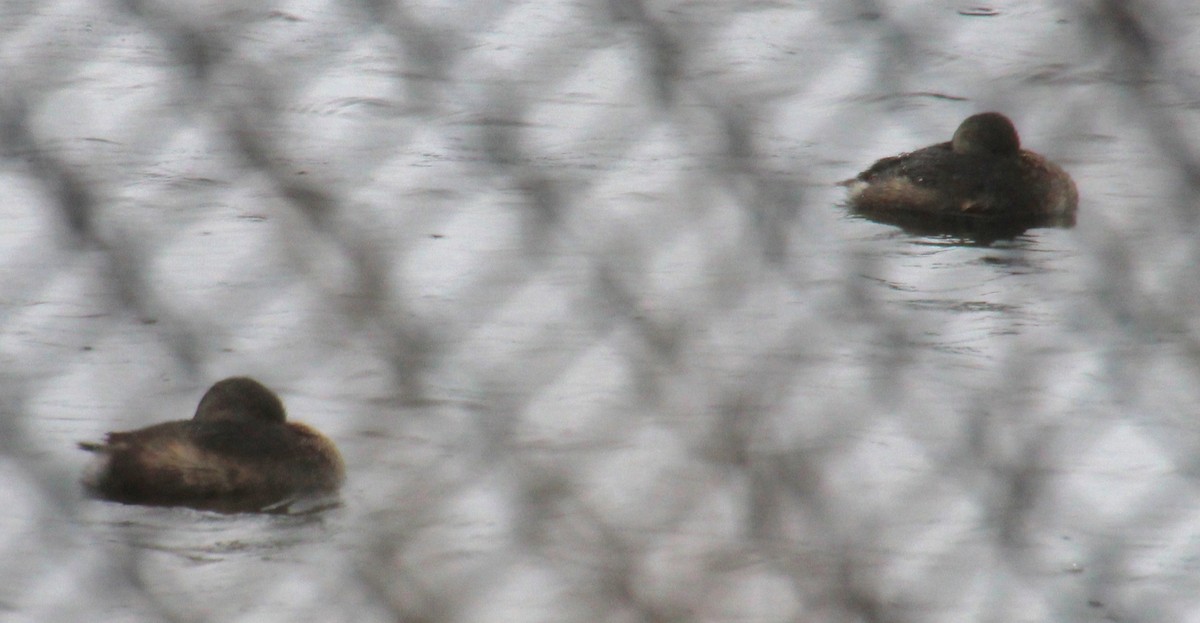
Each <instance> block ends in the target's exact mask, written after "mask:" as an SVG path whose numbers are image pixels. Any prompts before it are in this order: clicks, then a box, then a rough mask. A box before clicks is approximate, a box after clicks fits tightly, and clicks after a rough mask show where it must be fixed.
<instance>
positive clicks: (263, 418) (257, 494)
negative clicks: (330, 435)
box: [79, 376, 345, 512]
mask: <svg viewBox="0 0 1200 623" xmlns="http://www.w3.org/2000/svg"><path fill="white" fill-rule="evenodd" d="M79 447H80V448H82V449H84V450H87V451H89V452H92V453H94V454H95V455H96V459H95V460H94V462H93V464H92V465H91V466H90V467H89V469H88V470H87V472H86V473H85V474H84V477H83V485H84V488H85V489H86V490H87V491H88V493H90V494H91V495H93V496H94V497H98V498H101V499H105V500H110V501H114V502H121V503H125V504H142V505H150V506H188V507H192V508H198V509H203V510H214V511H220V512H286V511H287V510H288V507H289V506H290V505H291V504H292V503H293V502H295V501H299V500H302V499H317V498H322V497H329V496H332V495H334V494H336V492H337V491H338V489H339V488H340V487H341V485H342V483H343V481H344V480H345V466H344V463H343V462H342V457H341V455H340V454H339V453H338V450H337V447H336V446H335V445H334V444H333V442H332V441H330V440H329V439H327V438H326V437H324V436H323V435H321V434H320V433H319V432H317V431H316V430H314V429H313V428H311V427H309V426H306V425H304V424H301V423H298V422H288V421H287V415H286V412H285V411H284V407H283V401H282V400H280V398H279V396H278V395H276V394H275V392H273V391H271V390H270V389H267V387H266V386H264V385H263V384H262V383H259V382H258V381H256V380H254V379H251V378H249V377H244V376H243V377H232V378H227V379H224V380H222V381H218V382H217V383H215V384H214V385H213V386H212V387H211V388H209V390H208V391H207V392H206V393H205V394H204V396H203V397H202V398H201V399H200V404H199V405H198V406H197V407H196V413H195V414H194V415H193V416H192V419H190V420H176V421H171V422H164V423H161V424H155V425H153V426H147V427H145V428H141V429H138V430H133V431H127V432H113V433H108V435H107V437H106V438H105V441H103V442H98V443H97V442H81V443H80V444H79Z"/></svg>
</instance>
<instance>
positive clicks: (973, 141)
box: [841, 112, 1079, 237]
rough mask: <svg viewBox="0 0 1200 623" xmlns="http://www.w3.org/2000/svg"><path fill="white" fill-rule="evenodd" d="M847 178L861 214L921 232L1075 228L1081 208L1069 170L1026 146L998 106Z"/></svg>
mask: <svg viewBox="0 0 1200 623" xmlns="http://www.w3.org/2000/svg"><path fill="white" fill-rule="evenodd" d="M841 184H842V185H843V186H846V187H848V188H849V196H850V206H851V208H852V210H853V211H854V212H855V213H856V214H859V215H861V216H863V217H866V218H868V219H871V220H874V221H878V222H882V223H887V224H892V225H899V226H901V227H903V228H905V229H908V230H910V231H915V232H918V233H948V234H968V235H969V234H972V233H978V232H983V233H985V234H987V235H990V236H993V237H1011V236H1015V235H1019V234H1020V233H1022V232H1024V231H1025V230H1026V229H1030V228H1033V227H1072V226H1074V225H1075V215H1076V211H1077V210H1078V207H1079V193H1078V191H1077V190H1076V187H1075V182H1074V181H1073V180H1072V179H1071V176H1070V175H1068V174H1067V172H1066V171H1064V170H1063V169H1062V167H1060V166H1058V165H1057V164H1055V163H1053V162H1051V161H1049V160H1047V159H1046V158H1045V157H1043V156H1041V155H1039V154H1036V153H1034V152H1032V151H1029V150H1027V149H1021V141H1020V138H1019V137H1018V135H1017V130H1016V127H1015V126H1014V125H1013V123H1012V121H1011V120H1009V118H1008V117H1006V116H1004V115H1003V114H1000V113H998V112H985V113H979V114H976V115H971V116H970V117H967V118H966V120H964V121H963V122H962V124H960V125H959V126H958V129H957V130H956V131H955V132H954V136H953V138H952V139H951V140H950V141H948V142H945V143H938V144H936V145H930V146H929V147H925V148H922V149H918V150H916V151H912V152H908V153H904V154H900V155H899V156H892V157H889V158H883V159H882V160H879V161H877V162H876V163H875V164H873V165H871V167H870V168H868V169H867V170H866V171H863V172H862V173H859V174H858V176H856V177H854V178H852V179H849V180H845V181H844V182H841Z"/></svg>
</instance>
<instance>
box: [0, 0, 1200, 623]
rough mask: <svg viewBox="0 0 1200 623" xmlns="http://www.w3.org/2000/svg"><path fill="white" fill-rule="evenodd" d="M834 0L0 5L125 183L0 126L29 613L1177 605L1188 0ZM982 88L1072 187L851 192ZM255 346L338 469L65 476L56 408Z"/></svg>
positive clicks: (15, 559) (1191, 290) (1189, 286)
mask: <svg viewBox="0 0 1200 623" xmlns="http://www.w3.org/2000/svg"><path fill="white" fill-rule="evenodd" d="M842 4H843V3H838V2H828V3H821V2H812V3H799V4H795V3H771V2H758V3H750V4H748V5H746V6H745V7H744V8H742V9H740V10H737V11H730V10H729V9H727V8H726V7H725V5H724V4H722V3H677V4H672V5H662V6H657V5H656V6H655V7H652V9H651V10H650V18H649V21H648V22H645V24H656V25H658V26H661V27H662V28H665V29H666V30H667V31H668V32H669V33H670V35H671V40H672V41H674V43H675V45H676V46H677V47H676V48H669V47H668V48H656V47H654V46H652V45H649V44H647V43H646V42H647V41H655V39H654V38H653V34H654V32H655V30H654V28H653V27H651V26H649V25H645V24H644V25H642V26H637V25H635V23H634V22H633V21H630V19H631V18H630V15H624V14H623V13H622V10H618V9H612V8H610V7H607V6H605V5H592V4H590V3H584V2H580V3H566V4H559V5H555V6H553V7H547V6H543V5H542V4H541V3H531V4H528V5H525V4H521V5H516V6H512V7H503V8H501V7H498V6H494V5H493V3H462V4H458V3H455V4H453V5H446V6H437V5H436V3H419V4H418V5H414V6H411V7H408V8H407V12H406V13H403V14H401V13H396V14H390V15H388V16H370V15H365V14H363V13H360V12H358V11H357V10H354V9H348V8H347V9H343V8H338V7H335V6H329V5H324V4H320V3H302V4H299V5H295V6H289V7H287V8H286V9H265V8H262V7H258V6H255V5H251V4H250V3H244V4H242V5H239V6H237V7H229V6H221V7H192V8H188V9H183V8H173V7H172V8H164V9H162V10H161V11H159V10H153V11H150V9H147V11H149V13H148V14H147V15H144V16H137V17H135V16H131V15H126V14H122V13H121V12H120V10H119V9H118V8H116V7H105V8H100V9H97V8H93V7H90V6H73V5H70V4H60V5H50V6H46V7H42V6H33V5H28V6H18V5H13V6H9V7H6V8H4V9H0V11H2V13H0V24H4V25H3V26H0V61H2V62H3V64H4V70H3V72H5V73H7V74H8V76H9V77H7V78H0V86H5V89H4V90H5V91H9V92H13V93H17V94H20V96H21V97H23V98H24V105H25V106H27V110H28V116H26V117H24V118H23V119H22V121H23V125H24V127H26V128H28V130H29V132H30V136H32V137H34V139H35V140H36V141H37V142H38V144H39V145H41V147H43V148H44V149H45V150H46V151H47V153H50V154H51V155H52V156H53V159H54V160H55V161H56V162H59V163H61V165H62V167H63V168H64V169H65V170H68V171H74V172H76V173H75V174H76V175H78V176H79V179H80V180H82V182H83V183H84V184H85V186H86V187H87V188H89V189H90V190H91V191H92V193H93V197H94V199H95V203H94V209H93V211H92V217H93V221H92V222H93V225H92V226H91V228H90V229H89V230H88V232H87V235H86V236H84V237H85V238H88V237H90V242H85V243H79V242H78V241H77V240H78V238H76V239H74V240H76V241H75V242H73V241H72V240H73V239H72V236H71V235H70V233H69V232H68V231H67V228H66V227H65V226H64V225H63V221H64V219H62V218H61V215H60V214H58V213H56V211H55V210H56V203H55V197H54V195H53V193H52V192H51V191H49V190H47V188H48V187H47V186H46V185H44V184H42V183H41V182H40V181H39V180H40V179H42V178H43V177H45V176H47V175H50V174H48V173H47V172H46V171H45V170H44V169H39V167H38V166H37V165H36V162H34V160H32V159H31V158H30V153H31V152H30V151H29V150H28V148H27V145H25V146H22V144H21V143H20V142H19V141H17V140H16V139H15V138H13V139H12V140H10V141H9V143H10V145H12V146H13V147H11V148H10V149H9V151H10V152H11V155H12V156H13V157H10V158H9V159H7V160H5V161H4V162H3V164H2V165H0V180H3V187H4V188H5V189H6V192H5V193H4V198H3V199H0V219H3V227H0V244H2V245H3V246H4V248H5V249H6V253H5V254H4V259H3V261H2V262H0V292H4V296H3V297H0V311H2V316H0V317H2V318H3V319H4V320H3V325H2V328H0V358H2V360H3V369H4V370H5V372H4V373H3V375H2V376H0V378H2V379H3V391H4V396H5V398H6V401H7V404H8V406H7V408H6V412H5V420H6V421H5V423H4V424H3V425H4V427H5V430H4V431H3V433H4V434H3V437H4V438H5V439H6V440H7V441H6V442H4V445H3V446H2V448H3V451H4V452H5V453H6V457H7V460H6V461H5V462H4V463H3V465H4V468H5V470H6V473H7V475H8V478H9V480H10V482H11V483H12V484H11V486H9V487H6V488H5V493H4V494H3V499H4V503H3V504H2V505H0V508H2V509H3V510H0V547H2V548H3V549H2V550H0V551H2V552H3V554H4V556H3V560H5V561H6V562H4V563H0V572H2V573H3V577H4V579H5V580H6V582H4V585H5V587H6V588H5V589H3V590H0V608H3V609H4V610H5V614H6V615H7V616H6V617H5V618H12V620H22V621H24V620H28V621H34V620H59V619H61V620H77V619H78V618H80V617H82V616H87V617H89V618H102V619H104V620H129V621H134V620H138V621H140V620H156V619H163V618H169V619H176V618H177V619H185V620H209V619H211V620H234V619H238V620H256V621H257V620H281V621H284V620H286V621H294V620H309V619H311V620H322V621H328V620H354V621H370V620H380V621H386V620H395V619H396V618H398V617H399V616H411V617H416V616H418V615H419V616H423V617H425V618H427V619H428V620H435V619H436V620H450V619H454V620H539V619H540V620H547V621H552V620H553V621H562V620H569V619H579V620H597V619H599V618H601V616H600V615H598V613H604V614H603V615H602V616H603V617H604V618H605V619H614V620H626V619H632V618H634V617H639V618H646V617H647V616H648V614H647V613H657V614H660V615H666V614H670V615H672V616H678V617H680V618H683V617H685V616H686V617H688V618H695V619H703V620H744V621H777V620H778V621H785V620H795V619H797V618H799V619H814V620H826V619H834V618H836V617H837V616H839V615H837V613H838V612H843V611H842V610H839V608H844V607H845V603H846V602H843V601H839V599H840V598H839V597H836V595H842V594H843V593H847V592H848V591H849V589H848V587H849V586H854V587H857V589H858V590H862V591H864V594H868V595H871V596H872V597H873V598H875V599H878V600H879V602H878V603H879V607H880V608H882V609H883V610H884V611H886V612H892V613H893V614H895V613H899V615H900V616H906V617H910V618H913V619H916V620H951V619H954V620H962V619H963V618H964V617H966V618H975V619H978V618H980V617H981V616H990V617H995V618H1001V617H1004V618H1016V619H1017V620H1029V621H1034V620H1038V621H1040V620H1050V619H1054V620H1060V619H1064V618H1067V619H1080V620H1083V619H1088V620H1093V619H1101V618H1105V619H1108V620H1122V619H1127V618H1129V617H1130V613H1133V612H1139V613H1141V615H1142V616H1144V615H1145V613H1146V612H1155V613H1157V612H1163V613H1170V614H1179V615H1183V614H1185V613H1186V614H1187V615H1190V616H1191V617H1194V616H1195V614H1194V613H1195V612H1197V611H1200V610H1198V609H1197V606H1200V603H1197V600H1196V597H1195V595H1197V594H1200V591H1197V588H1198V587H1197V585H1196V584H1197V583H1196V581H1195V579H1194V578H1196V577H1200V576H1197V573H1196V571H1197V566H1198V562H1197V561H1200V548H1198V547H1197V543H1200V540H1198V539H1197V532H1196V530H1195V529H1194V528H1193V527H1192V526H1193V525H1194V524H1195V522H1194V521H1191V518H1192V516H1193V515H1194V514H1195V512H1196V510H1195V509H1196V508H1200V498H1198V497H1197V495H1196V491H1195V486H1194V483H1195V479H1194V477H1193V476H1192V473H1193V471H1194V468H1193V460H1192V459H1191V457H1192V456H1194V455H1195V452H1194V450H1195V448H1196V439H1197V428H1198V425H1197V424H1196V423H1195V418H1194V413H1195V411H1196V409H1195V407H1196V405H1197V404H1198V395H1197V394H1198V390H1197V389H1196V388H1197V387H1200V384H1197V383H1196V382H1195V380H1196V364H1195V362H1196V349H1195V346H1194V344H1195V343H1196V338H1195V331H1196V330H1195V328H1194V327H1193V324H1194V323H1193V322H1192V318H1193V317H1194V316H1195V309H1196V306H1197V302H1198V300H1200V299H1198V294H1197V293H1198V290H1197V288H1196V285H1195V277H1194V276H1193V273H1194V272H1195V271H1194V270H1193V267H1194V266H1195V264H1196V245H1195V243H1194V242H1193V241H1194V225H1193V220H1194V219H1192V218H1191V212H1192V210H1194V208H1195V201H1194V199H1193V198H1192V194H1193V193H1194V190H1195V188H1194V186H1188V184H1187V176H1186V171H1187V168H1186V167H1185V166H1184V163H1185V161H1186V158H1188V157H1193V158H1194V155H1191V154H1192V150H1190V148H1189V146H1188V145H1189V143H1188V141H1187V140H1186V139H1187V138H1188V137H1189V136H1192V135H1195V134H1196V133H1197V130H1198V129H1200V124H1198V123H1197V121H1196V115H1195V111H1194V110H1193V109H1194V100H1195V93H1197V92H1200V91H1197V90H1195V89H1191V90H1189V87H1191V86H1194V85H1196V84H1200V83H1198V82H1197V80H1198V77H1197V71H1198V69H1197V67H1196V64H1195V62H1194V58H1195V54H1189V52H1195V51H1196V49H1195V45H1196V44H1195V41H1196V39H1195V37H1191V38H1189V36H1188V34H1189V33H1195V32H1196V31H1197V29H1198V28H1200V12H1198V11H1196V10H1194V9H1186V10H1185V11H1184V12H1182V13H1177V14H1171V15H1169V16H1167V15H1165V13H1164V14H1162V15H1159V14H1154V19H1163V20H1164V22H1163V23H1159V22H1156V21H1149V20H1151V18H1150V17H1146V18H1145V19H1147V20H1148V21H1147V24H1149V26H1148V27H1157V28H1161V31H1155V35H1156V38H1155V41H1157V42H1158V43H1160V44H1161V45H1162V46H1163V47H1162V48H1160V49H1159V51H1158V55H1157V56H1156V59H1157V63H1158V65H1156V67H1157V70H1156V71H1155V72H1154V73H1153V74H1152V75H1148V76H1147V75H1140V74H1139V75H1132V74H1130V73H1129V72H1131V71H1133V70H1132V69H1130V67H1131V65H1125V64H1122V63H1121V62H1119V60H1117V59H1119V55H1118V56H1114V54H1117V51H1116V50H1118V48H1117V47H1114V46H1115V44H1111V43H1106V44H1105V45H1100V44H1098V43H1097V41H1101V40H1103V41H1111V40H1112V37H1111V36H1109V39H1104V37H1105V36H1108V35H1104V34H1103V30H1102V28H1103V24H1100V23H1095V22H1092V21H1089V19H1088V18H1087V17H1086V15H1085V14H1084V13H1083V12H1082V11H1083V9H1082V8H1072V9H1070V10H1068V9H1064V8H1061V7H1058V5H1057V4H1054V3H1038V2H1021V3H1012V5H1013V6H1011V7H1001V8H999V10H998V13H999V14H998V15H995V16H991V17H981V16H968V15H962V14H961V13H960V12H959V10H958V9H964V11H963V12H966V13H971V12H972V11H968V10H965V9H968V8H971V7H967V6H966V5H963V6H958V5H939V6H926V3H907V4H906V3H898V4H897V5H895V6H888V7H886V10H884V11H883V13H884V15H883V16H877V15H875V14H873V13H871V12H870V11H864V10H861V9H859V8H850V7H844V6H843V5H842ZM909 4H911V6H909ZM1006 4H1007V3H1006ZM1056 7H1057V8H1056ZM976 8H977V7H976ZM1076 11H1078V12H1076ZM976 12H977V11H976ZM1147 15H1148V16H1150V15H1151V14H1149V13H1148V14H1147ZM622 16H624V17H623V19H624V21H621V20H620V19H618V18H622ZM406 20H412V21H411V22H410V21H406ZM614 20H615V21H614ZM1168 23H1169V25H1170V26H1169V27H1168V26H1167V24H1168ZM170 24H176V25H180V24H181V25H182V27H181V30H178V31H171V30H170V28H169V25H170ZM185 31H186V32H194V34H195V33H198V34H196V36H198V37H200V39H198V40H201V41H204V42H206V44H207V45H208V46H211V47H207V48H205V49H206V50H208V53H210V54H212V55H213V56H212V57H211V61H212V65H208V66H206V67H207V69H205V71H207V72H209V73H208V74H207V75H206V76H205V79H204V80H203V81H196V79H195V74H196V71H197V70H196V67H188V66H187V65H186V64H185V63H184V59H189V58H193V57H192V56H189V52H188V50H189V49H191V48H188V47H187V44H186V43H184V42H185V41H186V40H185V39H181V38H180V37H181V36H182V35H180V34H179V33H180V32H185ZM168 32H174V33H175V34H165V33H168ZM418 35H420V36H418ZM206 37H207V38H206ZM422 37H425V38H422ZM664 49H666V50H667V52H663V50H664ZM671 49H676V50H677V51H678V55H677V56H672V55H671V52H670V50H671ZM656 54H661V55H662V56H655V55H656ZM1126 54H1127V55H1128V54H1130V53H1129V52H1128V51H1126ZM663 59H668V60H671V62H673V63H674V65H672V64H671V63H667V64H665V65H656V64H655V63H656V62H662V61H663ZM648 67H649V69H648ZM664 67H665V69H664ZM1133 67H1135V68H1136V66H1133ZM655 68H657V69H655ZM656 71H657V72H664V71H665V72H667V75H672V76H674V78H675V79H674V80H673V81H666V82H664V81H662V80H660V79H656V78H661V76H662V75H663V74H662V73H656ZM672 72H673V73H672ZM664 84H667V85H669V86H667V87H664V86H663V85H664ZM1189 93H1190V94H1191V95H1189ZM0 102H4V100H3V99H0ZM6 105H8V106H11V104H8V103H6ZM14 109H15V108H14ZM980 110H1003V111H1005V112H1006V113H1007V114H1009V116H1011V117H1012V118H1013V119H1014V121H1015V122H1016V123H1017V126H1018V129H1019V130H1020V131H1021V134H1022V140H1023V143H1024V146H1026V147H1027V148H1030V149H1034V150H1036V151H1039V152H1041V153H1044V154H1045V155H1047V156H1048V157H1050V158H1051V159H1053V160H1055V161H1056V162H1059V163H1060V164H1062V165H1063V166H1064V167H1065V168H1066V169H1067V170H1069V171H1070V172H1071V173H1072V175H1073V176H1074V177H1075V180H1076V182H1077V184H1078V186H1079V191H1080V195H1081V197H1082V200H1081V207H1080V218H1079V226H1078V227H1077V228H1075V229H1071V230H1061V229H1042V230H1033V231H1030V232H1028V233H1027V234H1026V235H1023V236H1021V237H1019V238H1017V239H1015V240H1012V241H1004V242H999V243H997V244H995V245H991V246H977V245H970V244H962V243H961V241H956V240H949V239H941V238H936V237H919V236H912V235H909V234H906V233H904V232H901V231H899V230H897V229H895V228H892V227H888V226H884V225H879V224H875V223H871V222H868V221H863V220H860V219H856V218H852V217H850V216H848V215H847V214H846V212H845V210H844V207H843V206H842V204H841V203H842V201H843V200H844V196H843V189H841V188H839V187H836V186H835V183H836V182H837V181H839V180H841V179H845V178H847V177H850V176H852V175H854V174H855V173H856V172H858V171H859V170H862V169H863V168H865V167H866V166H868V165H869V164H871V163H872V162H873V161H874V160H875V159H877V158H880V157H883V156H887V155H892V154H895V153H898V152H901V151H905V150H910V149H914V148H917V147H921V146H924V145H927V144H930V143H934V142H940V141H943V140H947V139H948V138H949V136H950V134H951V133H952V132H953V130H954V128H955V127H956V126H957V124H958V122H959V121H960V120H961V119H962V118H963V117H965V116H966V115H968V114H970V113H972V112H977V111H980ZM1164 120H1165V121H1166V122H1169V123H1168V124H1167V125H1164ZM239 127H240V128H243V130H241V131H242V132H243V134H239V130H238V129H237V128H239ZM13 136H15V135H13ZM239 136H241V137H242V138H241V139H240V140H244V141H250V142H255V141H257V142H256V143H254V144H255V145H256V146H257V148H258V149H261V150H262V151H261V152H255V151H254V149H243V148H238V147H237V141H238V140H239V139H238V137H239ZM10 138H11V137H10ZM738 141H743V142H744V144H739V143H738ZM243 147H244V144H243ZM247 153H262V154H263V155H262V158H261V159H259V160H256V159H255V158H251V157H248V156H246V154H247ZM49 188H53V186H50V187H49ZM301 191H304V192H301ZM305 192H307V193H308V194H305ZM286 197H292V198H293V199H295V198H296V197H299V198H300V199H299V200H296V201H293V202H289V201H287V200H285V198H286ZM232 374H250V375H253V376H256V377H258V378H260V379H261V380H263V381H264V382H265V383H266V384H267V385H269V386H271V387H272V388H274V389H276V390H277V391H279V393H280V394H281V395H282V396H283V398H284V400H285V403H286V404H287V406H288V408H289V412H290V414H291V415H292V417H294V418H295V419H298V420H302V421H305V422H307V423H309V424H312V425H314V426H316V427H317V428H319V429H320V430H322V431H324V432H325V433H327V434H328V435H329V436H330V437H332V438H333V439H334V440H335V441H336V442H337V443H338V445H339V447H340V448H341V449H342V452H343V454H344V455H345V458H346V461H347V466H348V471H349V474H350V480H349V483H348V485H347V488H346V490H345V494H344V505H343V506H342V507H341V508H338V509H335V510H332V511H329V512H325V513H320V514H315V515H306V516H298V517H258V516H246V515H238V516H221V515H215V514H210V513H200V512H194V511H189V510H176V509H145V508H138V507H125V506H119V505H112V504H106V503H102V502H96V501H91V500H85V499H82V498H81V497H80V494H79V491H78V487H77V484H76V483H77V479H78V475H79V473H80V472H81V471H82V470H83V468H84V465H85V462H86V460H87V457H86V456H85V455H84V453H82V452H79V451H78V450H76V449H75V442H76V441H78V440H82V439H94V438H98V437H99V436H101V435H102V434H103V433H104V432H105V431H108V430H121V429H129V428H135V427H139V426H143V425H146V424H149V423H151V422H157V421H161V420H164V419H175V418H183V417H187V416H188V415H190V413H191V412H192V410H193V409H194V407H195V403H196V401H197V400H198V399H199V397H200V395H201V394H202V392H203V390H204V389H205V388H206V387H207V386H208V385H209V384H210V383H211V382H213V381H215V380H217V379H219V378H222V377H224V376H228V375H232ZM847 578H849V579H847ZM839 591H841V592H839ZM831 596H832V597H831ZM860 614H861V613H860ZM841 616H845V614H844V612H843V614H842V615H841ZM1089 617H1090V618H1089ZM1155 618H1159V617H1155ZM1161 618H1164V619H1168V618H1171V619H1174V618H1178V619H1180V620H1183V619H1184V618H1185V617H1161ZM839 620H842V619H839Z"/></svg>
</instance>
